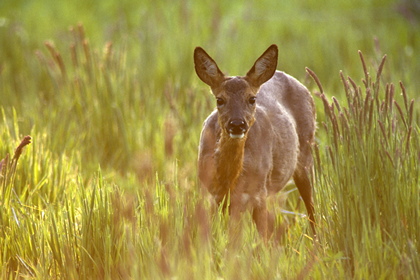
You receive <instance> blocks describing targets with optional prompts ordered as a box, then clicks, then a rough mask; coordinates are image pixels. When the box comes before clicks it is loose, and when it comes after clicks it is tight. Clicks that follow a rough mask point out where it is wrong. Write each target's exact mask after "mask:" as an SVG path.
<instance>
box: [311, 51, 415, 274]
mask: <svg viewBox="0 0 420 280" xmlns="http://www.w3.org/2000/svg"><path fill="white" fill-rule="evenodd" d="M359 55H360V59H361V62H362V66H363V72H364V78H363V79H362V84H361V85H358V84H357V83H356V82H355V81H354V80H353V79H352V78H350V77H347V78H346V77H345V75H344V74H343V72H340V77H341V80H342V83H343V87H344V92H345V96H346V100H345V101H343V100H342V101H341V102H340V101H339V100H338V99H337V98H335V97H333V98H332V99H333V100H332V101H331V102H329V101H328V99H327V97H326V95H325V93H324V92H323V89H322V86H321V85H320V90H321V92H320V97H321V99H322V102H323V105H324V106H323V107H324V111H325V116H326V118H325V120H324V121H323V122H322V125H321V127H322V128H321V129H323V130H324V131H325V135H326V136H327V139H326V140H327V143H328V145H325V146H324V145H321V144H320V145H317V146H316V147H315V148H316V149H315V151H316V162H317V164H316V176H317V182H318V184H319V186H322V187H320V188H319V189H318V191H317V192H318V199H319V200H318V201H319V202H320V203H318V204H317V205H319V207H320V209H319V213H322V215H321V217H320V221H319V222H320V224H319V225H320V227H322V228H323V229H325V231H323V234H325V235H323V234H321V240H328V245H327V247H331V249H332V250H334V251H339V252H343V254H344V257H345V260H346V261H345V264H346V267H347V269H348V271H349V272H350V273H351V275H353V276H355V275H357V278H359V277H360V278H369V277H372V276H373V275H375V278H413V279H414V278H416V277H417V276H418V275H420V270H419V268H420V267H419V266H418V261H419V255H418V251H419V248H420V247H419V244H416V243H417V241H416V240H418V237H419V230H420V228H419V223H418V221H419V218H420V216H419V214H420V212H419V211H418V207H417V206H418V205H419V203H420V196H419V184H420V182H419V178H420V173H419V172H420V169H419V165H418V160H419V156H420V154H419V148H420V141H419V127H418V115H417V114H416V115H415V113H414V102H415V100H414V99H411V100H410V99H409V97H408V96H407V92H406V89H405V87H404V85H403V84H402V83H400V84H399V87H400V88H399V91H400V93H401V94H399V95H400V96H396V92H397V91H398V89H396V88H395V86H394V84H392V83H389V82H384V81H382V71H383V68H384V64H385V61H386V56H384V57H383V58H382V60H381V61H380V63H379V66H378V69H377V70H376V73H375V72H374V73H375V75H374V76H373V77H372V76H371V75H370V71H369V70H368V67H367V65H366V62H365V59H364V57H363V55H362V53H361V52H360V51H359ZM309 72H310V73H311V75H312V76H313V77H314V78H315V79H316V80H317V77H316V75H315V74H314V73H313V72H312V71H310V70H309ZM318 83H319V80H318ZM321 201H322V202H321Z"/></svg>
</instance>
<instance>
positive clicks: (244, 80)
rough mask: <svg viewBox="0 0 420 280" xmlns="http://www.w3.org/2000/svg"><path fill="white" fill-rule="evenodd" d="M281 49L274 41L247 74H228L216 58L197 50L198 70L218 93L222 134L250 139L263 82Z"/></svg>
mask: <svg viewBox="0 0 420 280" xmlns="http://www.w3.org/2000/svg"><path fill="white" fill-rule="evenodd" d="M277 56H278V49H277V46H276V45H271V46H270V47H269V48H268V49H267V50H266V51H265V52H264V53H263V54H262V55H261V56H260V57H259V58H258V59H257V60H256V61H255V63H254V65H253V66H252V68H251V70H249V71H248V73H247V74H246V76H235V77H229V76H225V75H224V74H223V73H222V71H220V69H219V67H218V66H217V64H216V62H215V61H214V60H213V59H212V58H211V57H210V56H209V55H208V54H207V53H206V52H205V51H204V50H203V49H202V48H200V47H197V48H196V49H195V51H194V64H195V71H196V72H197V75H198V77H199V78H200V79H201V80H202V81H203V82H205V83H206V84H207V85H209V86H210V87H211V90H212V93H213V95H214V96H215V97H216V101H217V110H218V120H219V125H220V127H221V129H222V137H228V138H230V139H246V137H245V136H246V135H247V133H248V131H249V129H250V127H251V126H252V124H253V123H254V121H255V118H254V115H255V110H256V100H257V95H258V90H259V88H260V86H261V85H262V84H263V83H265V82H266V81H268V80H269V79H270V78H271V77H272V76H273V75H274V73H275V71H276V67H277Z"/></svg>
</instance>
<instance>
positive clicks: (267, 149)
mask: <svg viewBox="0 0 420 280" xmlns="http://www.w3.org/2000/svg"><path fill="white" fill-rule="evenodd" d="M277 60H278V47H277V46H276V45H275V44H273V45H271V46H270V47H269V48H268V49H267V50H266V51H265V52H264V53H263V54H262V55H261V56H260V57H259V58H258V59H257V60H256V61H255V63H254V65H253V66H252V68H251V69H250V70H249V71H248V72H247V74H246V75H245V76H226V75H225V74H223V72H222V71H221V70H220V69H219V67H218V65H217V63H216V62H215V61H214V60H213V58H211V57H210V56H209V55H208V54H207V53H206V51H205V50H204V49H203V48H201V47H196V48H195V50H194V65H195V71H196V73H197V75H198V77H199V78H200V79H201V80H202V81H203V82H204V83H206V84H207V85H208V86H210V89H211V92H212V93H213V95H214V97H215V98H216V109H215V110H214V111H213V112H212V113H211V114H210V115H209V116H208V117H207V119H206V120H205V121H204V124H203V128H202V131H201V136H200V142H199V148H198V150H199V151H198V179H199V181H200V184H201V186H203V187H204V188H205V189H207V190H208V192H209V193H210V194H211V195H212V196H213V198H214V199H215V201H216V203H217V204H218V205H220V204H222V203H223V205H224V207H226V201H228V200H227V197H228V198H229V205H228V207H229V208H228V209H229V214H230V215H236V214H238V213H243V212H244V211H246V210H250V211H252V219H253V221H254V222H255V225H256V228H257V231H258V232H259V234H260V235H261V236H262V237H263V238H264V239H265V240H267V239H268V238H270V237H271V235H272V233H273V231H274V220H275V219H274V217H275V216H274V215H273V214H272V213H270V212H269V211H268V209H267V198H268V196H270V195H273V194H276V193H278V192H279V191H280V190H281V189H282V188H283V187H284V186H285V185H286V184H287V183H288V182H289V180H291V179H292V178H293V181H294V183H295V185H296V187H297V189H298V190H299V194H300V196H301V198H302V200H303V202H304V204H305V207H306V210H307V214H308V215H307V217H308V219H309V222H310V226H311V228H312V232H313V234H314V235H316V230H315V213H314V204H313V195H312V182H311V177H310V176H311V175H312V173H313V158H312V147H311V146H312V145H313V143H314V138H315V129H316V113H315V104H314V101H313V98H312V95H311V94H310V92H309V90H308V89H307V88H306V87H305V86H304V85H303V84H302V83H300V82H299V81H298V80H297V79H295V78H294V77H292V76H290V75H288V74H286V73H284V72H282V71H278V70H276V68H277Z"/></svg>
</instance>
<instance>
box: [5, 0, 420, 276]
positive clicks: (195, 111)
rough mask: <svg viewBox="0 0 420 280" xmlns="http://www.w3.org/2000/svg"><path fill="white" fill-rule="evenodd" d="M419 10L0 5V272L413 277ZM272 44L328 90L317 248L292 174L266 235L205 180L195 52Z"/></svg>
mask: <svg viewBox="0 0 420 280" xmlns="http://www.w3.org/2000/svg"><path fill="white" fill-rule="evenodd" d="M413 3H414V2H412V1H401V2H399V3H394V2H393V1H390V0H389V1H388V0H387V1H379V0H378V1H375V0H373V1H362V0H357V1H351V2H349V1H344V0H337V1H312V0H305V1H299V2H296V1H280V2H279V1H272V0H264V1H249V2H248V3H247V4H243V3H242V2H241V1H229V2H226V1H214V0H213V1H187V0H186V1H180V2H179V1H164V0H162V1H155V0H153V1H151V0H142V1H137V2H136V1H129V0H123V1H114V0H107V1H101V2H97V1H82V0H75V1H59V2H57V1H51V0H45V1H20V0H19V1H16V0H13V1H11V0H5V1H1V2H0V46H1V48H0V108H1V121H0V159H3V158H4V161H2V163H1V164H0V166H1V168H0V176H1V177H0V188H1V190H0V191H1V197H0V263H1V268H0V278H1V279H20V278H29V279H50V278H53V279H96V278H99V279H160V278H163V279H166V278H174V279H217V278H220V279H284V278H285V279H290V278H296V279H303V278H305V277H309V278H313V279H324V278H334V279H336V278H338V279H347V278H355V279H370V278H374V279H376V278H378V279H383V278H385V279H387V278H391V279H393V278H398V279H417V278H418V277H419V275H420V266H419V263H420V257H419V251H420V236H419V232H420V228H419V227H420V224H419V223H418V222H417V221H419V220H420V217H419V215H420V208H419V207H418V206H419V205H420V203H419V202H420V201H419V199H420V196H419V185H420V184H419V178H420V176H419V175H420V174H419V172H420V171H419V165H418V162H419V160H420V154H419V151H420V141H419V132H420V128H419V125H418V124H419V123H420V114H419V110H420V109H419V105H418V104H419V103H418V98H419V95H418V92H416V89H417V88H419V86H420V84H419V80H418V79H417V77H418V76H419V75H420V64H418V63H417V61H418V60H419V58H418V53H416V52H415V51H414V50H416V49H419V39H420V36H419V33H418V27H419V25H418V24H419V21H418V20H417V19H416V16H415V15H416V14H415V13H409V14H407V13H406V9H405V7H411V6H412V5H415V4H413ZM397 10H399V11H401V12H400V13H399V12H398V11H397ZM411 10H412V9H411ZM79 22H81V23H79ZM82 23H83V24H82ZM272 43H276V44H278V45H279V49H280V58H279V68H280V69H282V70H285V71H286V72H288V73H290V74H292V75H293V76H295V77H297V78H298V79H299V80H301V81H302V82H304V83H305V84H306V85H307V86H308V88H310V89H311V91H312V92H314V96H318V97H315V99H316V100H315V101H316V105H317V115H318V123H319V129H318V132H317V145H315V146H314V151H313V153H314V156H315V176H314V185H315V193H316V211H317V219H318V221H317V222H318V238H319V240H313V239H312V237H311V236H309V235H307V234H306V233H308V234H309V233H310V230H309V224H308V221H307V220H306V219H305V218H303V217H302V215H301V214H300V213H304V212H305V210H304V207H303V206H302V205H301V203H300V200H299V198H298V194H297V191H296V190H295V188H294V186H293V184H290V185H289V186H287V188H286V191H285V192H283V193H282V194H279V195H277V196H275V197H273V198H272V199H271V201H270V207H271V208H272V209H273V210H274V212H276V213H277V216H276V234H275V236H274V237H273V238H272V240H271V241H270V242H269V244H264V242H263V241H262V240H261V239H260V237H259V236H258V233H257V231H256V229H255V227H254V225H253V224H252V222H251V217H250V214H249V213H245V214H244V215H243V217H242V218H241V219H240V221H237V222H232V221H230V220H229V216H228V215H226V214H225V213H223V211H221V210H218V209H215V207H214V206H213V205H212V203H211V200H210V199H209V197H208V195H207V193H206V192H205V191H203V190H201V189H200V188H199V187H198V183H197V180H196V154H197V145H198V139H199V134H200V129H201V124H202V122H203V120H204V119H205V118H206V116H207V115H208V114H209V113H210V112H211V110H212V109H213V108H214V100H213V99H212V96H211V95H210V94H207V92H208V89H207V88H206V86H205V85H203V84H201V83H200V82H199V79H197V78H196V76H195V73H194V70H193V66H192V52H193V49H194V47H195V46H197V45H201V46H203V47H204V48H205V49H206V50H208V51H209V53H210V54H211V55H212V56H213V57H215V58H216V59H217V61H220V66H221V68H222V70H224V71H229V73H230V74H233V75H236V74H239V75H243V74H245V73H244V71H246V70H248V69H249V67H250V66H251V65H252V63H253V62H254V60H255V59H256V56H258V54H260V53H261V52H262V51H264V50H265V49H266V48H267V46H269V45H270V44H272ZM358 49H361V50H362V51H363V53H364V55H362V54H361V52H359V56H360V60H361V62H362V65H361V67H360V66H359V64H358V63H357V57H356V51H357V50H358ZM384 53H387V56H386V58H385V57H384V56H383V54H384ZM385 61H386V63H385ZM305 66H307V67H309V68H310V69H313V70H314V71H312V70H308V73H310V74H309V75H306V76H305V72H304V67H305ZM339 69H344V71H341V72H339ZM371 69H374V70H371ZM314 72H316V74H315V73H314ZM338 73H340V74H339V75H338ZM344 73H348V74H344ZM371 73H373V74H371ZM310 77H312V78H313V79H314V80H315V81H316V83H317V84H318V86H319V87H320V89H319V92H317V90H316V89H315V84H314V83H312V81H311V79H310ZM350 77H360V78H350ZM360 80H361V81H360ZM395 80H397V82H395ZM399 80H401V82H399ZM320 81H322V85H321V82H320ZM395 85H398V86H395ZM400 93H401V94H400ZM329 95H334V97H329ZM23 135H31V137H32V143H31V144H29V145H27V144H28V138H24V137H23ZM21 139H24V140H25V139H26V140H25V141H26V142H25V141H24V142H22V143H23V144H25V145H27V146H25V145H23V144H22V145H18V143H19V141H21ZM24 146H25V148H23V147H24ZM16 147H18V149H16V150H15V156H13V157H10V156H7V155H8V154H10V153H11V152H12V151H14V149H15V148H16ZM22 149H23V150H22ZM18 151H19V153H18V154H16V152H18ZM20 152H21V154H20ZM286 198H287V199H286Z"/></svg>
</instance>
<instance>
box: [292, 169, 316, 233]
mask: <svg viewBox="0 0 420 280" xmlns="http://www.w3.org/2000/svg"><path fill="white" fill-rule="evenodd" d="M293 180H294V181H295V184H296V187H297V188H298V190H299V193H300V196H301V197H302V199H303V202H304V203H305V207H306V211H307V212H308V217H309V222H310V224H311V228H312V231H313V233H314V235H316V230H315V210H314V204H313V200H312V185H311V181H310V180H309V176H308V173H307V172H306V170H305V168H301V169H300V170H296V171H295V174H294V175H293Z"/></svg>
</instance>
